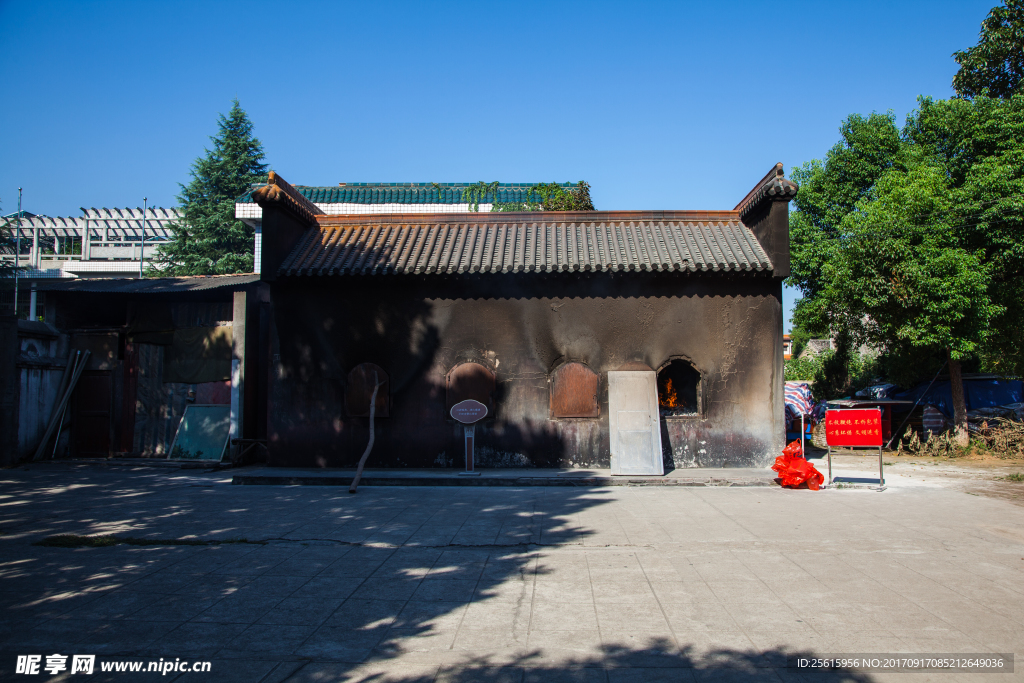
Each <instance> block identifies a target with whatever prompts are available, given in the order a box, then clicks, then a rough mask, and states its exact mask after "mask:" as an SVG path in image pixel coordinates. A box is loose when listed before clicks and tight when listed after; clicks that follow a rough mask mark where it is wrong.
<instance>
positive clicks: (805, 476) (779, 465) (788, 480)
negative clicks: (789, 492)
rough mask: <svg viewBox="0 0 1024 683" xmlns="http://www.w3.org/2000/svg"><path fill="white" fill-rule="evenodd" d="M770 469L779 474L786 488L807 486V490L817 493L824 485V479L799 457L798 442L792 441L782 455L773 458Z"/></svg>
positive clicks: (812, 466)
mask: <svg viewBox="0 0 1024 683" xmlns="http://www.w3.org/2000/svg"><path fill="white" fill-rule="evenodd" d="M772 469H773V470H775V471H776V472H778V473H779V479H780V480H781V483H782V485H783V486H785V487H787V488H794V489H795V488H798V487H800V486H802V485H803V484H807V488H809V489H811V490H812V491H817V490H818V489H819V488H820V487H821V485H822V484H824V483H825V477H824V476H822V474H821V472H819V471H818V470H816V469H815V468H814V465H812V464H811V463H809V462H807V460H806V459H805V458H802V457H801V456H800V442H799V441H794V442H793V443H791V444H789V445H788V446H786V448H785V449H783V451H782V455H780V456H779V457H777V458H775V464H774V465H772Z"/></svg>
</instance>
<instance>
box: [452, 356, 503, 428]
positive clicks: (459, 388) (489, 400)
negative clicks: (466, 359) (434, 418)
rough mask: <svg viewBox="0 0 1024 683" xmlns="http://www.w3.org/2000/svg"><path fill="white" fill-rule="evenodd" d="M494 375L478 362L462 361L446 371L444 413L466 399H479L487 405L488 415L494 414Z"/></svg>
mask: <svg viewBox="0 0 1024 683" xmlns="http://www.w3.org/2000/svg"><path fill="white" fill-rule="evenodd" d="M494 389H495V377H494V373H493V372H491V369H490V368H488V367H486V366H484V365H481V364H480V363H472V362H470V363H463V364H461V365H457V366H455V367H454V368H452V369H451V370H450V371H449V372H448V379H447V382H446V392H445V394H446V398H445V414H448V415H450V414H451V412H452V406H454V405H455V404H456V403H461V402H462V401H465V400H466V399H470V398H471V399H473V400H474V401H480V403H483V404H484V405H485V406H487V415H488V417H490V416H492V415H493V414H494Z"/></svg>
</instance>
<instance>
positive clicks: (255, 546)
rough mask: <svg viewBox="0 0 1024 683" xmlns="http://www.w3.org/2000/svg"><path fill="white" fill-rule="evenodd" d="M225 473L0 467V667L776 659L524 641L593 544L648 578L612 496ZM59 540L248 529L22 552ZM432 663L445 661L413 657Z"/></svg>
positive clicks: (584, 581)
mask: <svg viewBox="0 0 1024 683" xmlns="http://www.w3.org/2000/svg"><path fill="white" fill-rule="evenodd" d="M217 477H220V479H217ZM217 481H221V482H223V481H224V478H223V475H217V474H210V475H204V474H191V473H183V472H177V471H172V472H167V471H153V470H152V469H150V468H146V469H136V470H120V469H118V470H114V469H113V468H111V469H109V470H102V469H98V468H92V467H84V468H82V467H74V466H70V465H62V466H57V465H54V466H46V467H44V466H40V467H38V468H36V469H31V468H30V469H29V470H28V471H25V470H16V471H15V470H8V471H7V472H5V473H4V476H3V477H0V494H2V495H4V496H6V498H5V502H6V503H7V504H6V505H5V506H4V507H3V511H2V512H0V610H2V611H3V614H4V624H3V626H2V627H0V677H2V676H3V675H6V674H9V673H12V671H9V669H11V668H12V667H13V664H14V661H15V655H16V654H25V653H40V654H42V653H45V654H51V653H55V652H56V653H63V654H75V653H78V654H95V655H97V657H98V658H99V659H98V661H103V660H105V659H132V658H135V659H137V660H144V661H149V660H156V659H159V658H161V657H162V658H168V657H171V658H182V659H188V660H197V659H199V660H210V661H212V662H213V665H214V668H215V669H216V671H217V673H216V674H215V676H216V678H217V680H222V681H231V680H239V681H260V680H263V679H264V678H265V677H268V676H269V677H270V678H268V679H267V680H294V681H333V680H375V681H381V682H383V681H385V680H395V681H403V682H404V681H410V682H411V681H419V680H445V681H453V682H462V681H466V682H468V681H481V680H484V681H490V680H494V681H504V680H516V681H526V680H538V681H549V680H583V681H590V680H595V681H596V680H609V681H617V680H644V681H647V680H659V677H660V680H689V679H690V677H696V678H697V679H698V680H699V679H701V678H702V677H727V678H729V679H730V680H733V679H735V680H760V679H761V678H766V679H767V678H771V677H772V676H774V675H775V674H774V673H773V672H774V671H782V670H783V667H785V659H784V658H785V657H786V656H787V653H786V652H784V651H783V650H769V651H753V650H750V651H748V650H744V649H742V648H738V649H726V648H720V647H717V645H718V644H716V643H714V642H707V641H705V642H701V643H693V642H688V641H686V639H685V638H683V637H682V636H679V637H678V638H677V639H676V640H671V639H660V640H659V639H657V638H655V639H654V640H647V639H644V638H642V636H643V635H644V633H643V632H642V631H640V630H639V629H638V633H637V634H635V639H633V638H628V639H624V640H623V641H622V643H621V644H609V642H610V641H608V639H603V640H602V639H600V638H598V639H596V640H594V641H593V642H592V644H591V645H590V646H588V647H587V648H582V647H577V648H576V649H573V648H574V646H573V643H572V641H573V638H574V633H575V634H577V636H578V634H579V632H581V631H583V630H586V629H596V627H597V622H596V621H595V622H594V623H593V624H592V625H590V626H588V625H587V624H583V623H581V622H580V620H579V619H578V618H576V617H574V616H573V615H572V614H570V613H568V612H566V613H565V614H564V615H560V614H558V613H557V610H556V612H555V614H553V615H551V614H549V615H548V617H547V618H548V623H549V625H548V626H546V627H545V628H546V629H548V630H549V631H550V633H547V634H546V635H545V638H546V640H542V641H541V642H539V643H537V642H536V641H534V640H531V638H533V637H535V633H534V632H535V631H536V629H537V623H538V622H537V618H538V617H537V616H536V610H537V609H538V606H541V605H543V604H544V603H546V602H548V601H549V600H552V601H554V602H557V601H559V600H561V601H566V602H573V601H575V602H579V603H587V602H590V603H591V604H592V603H593V597H592V594H591V591H592V590H596V589H594V588H592V586H591V582H590V579H589V578H586V573H587V572H588V571H589V570H588V566H593V565H594V563H595V562H596V561H598V560H596V559H594V558H597V557H598V556H599V555H600V556H601V557H603V558H605V559H607V558H609V557H614V558H616V562H617V563H620V564H623V566H627V565H628V567H630V568H633V567H635V568H636V570H637V572H639V573H638V574H637V576H640V575H641V573H642V571H643V569H644V568H643V567H642V566H641V564H642V562H641V560H640V559H639V553H638V550H639V549H640V548H641V546H636V545H632V544H631V543H629V542H625V543H623V544H622V546H621V547H616V546H615V544H616V543H618V541H615V540H609V539H608V538H607V537H605V536H602V534H607V533H609V532H608V529H609V528H611V527H613V526H614V524H608V523H605V522H601V521H599V518H600V517H602V516H604V517H605V518H607V517H608V516H614V515H615V514H616V512H615V511H614V510H612V509H608V508H606V507H605V506H607V504H608V503H610V502H611V501H612V500H614V499H615V495H616V494H615V492H614V491H610V490H608V489H604V488H587V487H580V488H573V487H565V488H562V487H559V488H544V487H524V488H500V489H494V488H484V487H473V488H458V489H452V488H447V487H365V488H362V489H361V490H360V493H359V495H357V496H352V495H349V494H348V493H347V490H345V489H343V488H339V487H312V486H307V487H273V486H253V487H249V486H231V485H228V484H225V483H217ZM58 533H74V534H86V535H88V534H99V533H121V534H125V535H131V536H134V537H140V538H149V539H161V538H162V539H175V538H199V539H204V540H218V539H219V540H227V539H239V538H244V539H247V541H248V542H246V543H234V544H224V545H210V546H159V545H157V546H149V547H137V546H123V545H122V546H115V547H109V548H79V549H71V548H48V547H39V546H34V545H32V543H33V542H34V541H36V540H38V539H40V538H42V537H45V536H48V535H52V534H58ZM602 553H603V554H604V555H601V554H602ZM644 561H645V562H646V560H644ZM630 571H632V569H630ZM629 583H630V579H628V578H626V579H623V580H622V581H621V584H618V585H621V589H622V590H624V591H625V590H626V589H628V588H629V585H628V584H629ZM675 583H676V586H675V588H676V589H679V590H686V588H687V583H686V581H684V580H683V579H682V578H680V579H679V580H678V581H676V582H675ZM555 598H557V599H555ZM621 607H622V609H628V605H626V604H623V605H621ZM531 619H533V620H534V621H533V623H532V624H531ZM552 619H554V622H552V621H551V620H552ZM551 623H554V627H552V626H551ZM625 623H626V624H627V628H628V626H629V622H625ZM556 631H561V632H556ZM626 635H627V636H629V635H632V634H628V633H627V634H626ZM548 650H553V651H554V652H555V655H557V656H553V655H552V653H551V652H549V651H548ZM501 652H505V653H508V654H505V655H501V654H496V653H501ZM424 658H427V660H430V658H434V660H433V661H438V662H440V661H442V660H443V662H444V663H445V664H444V665H443V666H442V664H440V663H439V664H436V665H435V666H433V669H431V667H430V665H427V666H426V667H425V668H424V667H423V666H420V663H423V662H424V661H425V660H424ZM498 664H500V666H499V665H498ZM410 666H412V667H413V668H412V669H410ZM786 671H793V672H796V670H795V669H786ZM278 674H280V675H278ZM385 674H386V675H385ZM203 675H204V674H196V675H195V677H196V678H199V677H201V676H203ZM205 675H206V676H209V674H205ZM111 676H112V678H111V680H121V679H118V678H117V675H114V674H111ZM122 679H123V675H122ZM188 679H189V677H187V676H186V677H184V678H183V680H188ZM96 680H103V679H102V678H101V677H99V676H97V677H96ZM161 680H170V678H169V677H168V678H163V677H161ZM823 680H827V681H833V680H834V681H860V680H867V679H866V678H858V677H857V675H854V674H850V673H848V672H846V673H842V672H840V673H829V674H827V677H825V678H824V679H823Z"/></svg>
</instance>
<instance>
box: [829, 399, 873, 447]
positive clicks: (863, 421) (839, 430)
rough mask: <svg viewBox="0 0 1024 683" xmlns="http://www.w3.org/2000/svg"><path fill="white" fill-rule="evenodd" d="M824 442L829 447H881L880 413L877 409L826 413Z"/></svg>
mask: <svg viewBox="0 0 1024 683" xmlns="http://www.w3.org/2000/svg"><path fill="white" fill-rule="evenodd" d="M825 441H826V442H827V443H828V445H829V446H881V445H882V412H881V411H880V410H878V409H877V408H870V409H865V410H857V409H853V410H830V411H828V412H827V413H825Z"/></svg>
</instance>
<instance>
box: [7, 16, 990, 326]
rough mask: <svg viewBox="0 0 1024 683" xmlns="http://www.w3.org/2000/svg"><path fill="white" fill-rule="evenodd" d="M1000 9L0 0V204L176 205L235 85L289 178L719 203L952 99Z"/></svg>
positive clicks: (607, 204) (601, 203)
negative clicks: (960, 66)
mask: <svg viewBox="0 0 1024 683" xmlns="http://www.w3.org/2000/svg"><path fill="white" fill-rule="evenodd" d="M995 4H998V3H997V0H956V1H954V2H946V1H942V0H928V1H919V2H909V1H908V2H901V1H900V0H888V1H885V2H874V1H868V0H859V1H856V2H840V1H836V0H828V1H823V0H816V1H813V2H798V1H792V0H791V1H790V2H764V1H763V0H757V1H753V2H636V1H634V2H626V1H623V2H593V1H590V2H539V3H530V2H519V3H488V2H465V3H460V2H449V3H444V2H438V3H430V2H381V1H377V2H351V3H349V2H256V1H252V0H249V1H247V2H227V1H209V0H208V1H205V2H198V1H197V2H168V1H166V0H165V1H162V2H148V1H146V2H139V1H132V2H98V1H81V2H70V1H63V2H48V1H45V0H30V1H29V0H26V1H21V2H18V1H14V0H0V35H2V36H3V59H2V60H0V88H2V91H3V101H4V106H2V107H0V130H2V135H0V159H2V162H3V163H2V164H0V202H2V205H0V206H2V210H3V212H4V213H9V212H11V211H13V210H14V209H15V208H16V207H17V195H18V190H17V188H18V187H23V188H24V193H25V194H24V197H25V199H24V202H25V203H24V208H25V209H26V210H27V211H31V212H33V213H41V214H47V215H51V216H62V215H76V214H78V213H80V211H79V207H83V206H84V207H91V206H96V207H100V206H107V207H114V206H117V207H125V206H131V207H135V206H140V207H141V205H142V198H143V197H144V196H145V197H148V198H149V202H150V205H157V206H173V205H174V204H175V203H176V200H175V196H176V194H177V192H178V183H183V182H187V181H188V177H189V175H188V174H189V167H190V164H191V163H192V161H193V160H194V159H195V158H196V157H197V156H199V155H201V154H202V153H203V149H204V146H205V145H207V144H208V136H209V135H212V134H213V133H215V132H216V118H217V114H218V113H222V112H226V111H227V110H228V109H229V108H230V105H231V99H232V98H234V97H237V98H238V99H239V100H240V102H241V104H242V107H243V108H244V109H245V110H246V111H247V112H248V113H249V116H250V117H251V119H252V121H253V123H254V125H255V130H256V135H257V136H258V137H259V138H260V139H261V140H262V141H263V144H264V147H265V150H266V153H267V160H268V162H269V163H270V165H271V167H272V168H273V169H274V170H276V171H278V172H279V173H280V174H281V175H282V176H283V177H284V178H285V179H286V180H288V181H290V182H293V183H296V184H304V185H333V184H335V183H338V182H371V181H393V182H476V181H478V180H484V181H488V182H489V181H492V180H499V181H501V182H550V181H560V182H564V181H576V180H580V179H585V180H587V181H588V182H589V183H590V184H591V185H592V196H593V198H594V204H595V206H596V207H597V208H598V209H731V208H732V207H733V206H735V204H736V202H737V201H739V199H741V198H742V197H743V195H744V194H746V192H747V191H748V190H749V189H750V188H751V187H752V186H753V184H754V182H756V181H757V180H758V179H759V178H760V177H761V176H762V175H763V174H764V173H766V172H767V171H768V169H769V168H770V167H771V166H772V165H773V164H774V163H776V162H778V161H781V162H783V163H784V164H785V165H786V168H787V169H790V168H792V167H793V166H796V165H799V164H801V163H803V162H805V161H808V160H811V159H815V158H820V157H822V156H823V155H824V154H825V152H826V151H827V150H828V148H829V147H830V146H832V145H833V144H835V142H836V141H837V139H838V127H839V124H840V122H841V121H842V119H843V118H844V117H845V116H847V115H849V114H850V113H854V112H857V113H862V114H867V113H870V112H872V111H886V110H889V109H891V110H893V111H894V112H895V114H896V115H897V117H898V118H899V120H900V121H902V119H903V118H904V117H905V116H906V114H907V113H908V112H909V111H911V110H912V109H913V108H914V107H915V102H916V98H917V97H918V96H919V95H930V96H932V97H936V98H945V97H948V96H949V95H950V94H951V89H950V81H951V79H952V77H953V74H954V73H955V72H956V64H955V63H954V62H953V60H952V58H951V57H950V54H951V53H952V52H953V51H954V50H957V49H963V48H966V47H968V46H970V45H973V44H974V43H975V42H977V37H978V31H979V27H980V24H981V21H982V19H983V18H984V17H985V15H986V13H987V12H988V10H989V9H990V8H991V7H992V6H993V5H995ZM785 298H786V305H787V308H789V307H791V306H792V299H793V296H792V292H789V291H788V290H787V294H786V297H785ZM787 330H788V321H787Z"/></svg>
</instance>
